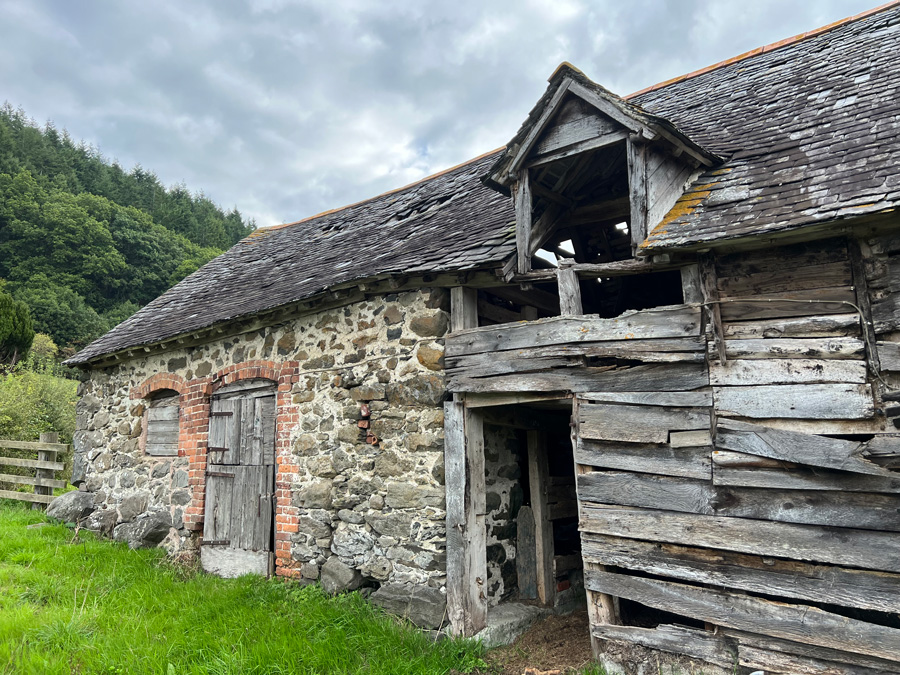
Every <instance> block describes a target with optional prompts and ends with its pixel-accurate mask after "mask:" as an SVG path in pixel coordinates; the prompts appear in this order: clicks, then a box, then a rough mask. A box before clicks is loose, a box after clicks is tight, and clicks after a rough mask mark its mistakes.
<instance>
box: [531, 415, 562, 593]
mask: <svg viewBox="0 0 900 675" xmlns="http://www.w3.org/2000/svg"><path fill="white" fill-rule="evenodd" d="M549 482H550V481H549V472H548V469H547V436H546V434H544V433H543V432H541V431H529V432H528V483H529V488H530V492H531V510H532V513H533V514H534V545H535V552H536V556H535V557H536V559H537V591H538V598H540V600H541V602H542V603H544V604H545V605H549V606H551V607H552V606H553V601H554V599H555V596H556V588H555V586H554V583H553V581H554V578H553V523H552V521H551V520H550V508H549V506H548V504H547V490H548V485H549Z"/></svg>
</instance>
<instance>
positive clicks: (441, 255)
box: [67, 152, 515, 365]
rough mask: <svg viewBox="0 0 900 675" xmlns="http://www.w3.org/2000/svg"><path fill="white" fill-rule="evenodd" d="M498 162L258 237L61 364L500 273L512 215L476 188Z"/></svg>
mask: <svg viewBox="0 0 900 675" xmlns="http://www.w3.org/2000/svg"><path fill="white" fill-rule="evenodd" d="M496 157H497V152H494V153H489V154H487V155H484V156H482V157H479V158H477V159H475V160H472V161H470V162H468V163H466V164H464V165H461V166H458V167H455V168H453V169H450V170H449V171H445V172H443V173H441V174H438V175H436V176H433V177H430V178H428V179H425V180H423V181H420V182H419V183H416V184H413V185H410V186H408V187H406V188H402V189H400V190H395V191H393V192H389V193H386V194H384V195H381V196H379V197H375V198H374V199H370V200H367V201H365V202H360V203H359V204H354V205H352V206H348V207H346V208H344V209H340V210H336V211H330V212H327V213H324V214H321V215H319V216H315V217H313V218H309V219H307V220H303V221H300V222H298V223H293V224H290V225H281V226H277V227H272V228H266V229H260V230H257V231H256V232H254V233H253V234H251V235H250V236H249V237H247V238H246V239H244V240H243V241H240V242H239V243H237V244H236V245H235V246H234V247H232V248H231V249H229V250H228V251H226V252H225V253H223V254H222V255H220V256H219V257H217V258H215V259H214V260H212V261H210V262H209V263H207V264H206V265H204V266H203V267H202V268H201V269H199V270H197V271H196V272H194V273H193V274H192V275H190V276H189V277H187V278H186V279H184V280H183V281H181V282H180V283H179V284H177V285H176V286H174V287H172V288H171V289H169V290H168V291H167V292H166V293H164V294H163V295H162V296H160V297H159V298H157V299H156V300H154V301H153V302H151V303H149V304H148V305H147V306H145V307H143V308H142V309H141V310H139V311H138V312H137V313H136V314H134V315H133V316H131V317H130V318H128V319H126V320H125V321H124V322H122V323H121V324H119V325H118V326H116V327H115V328H113V329H112V330H111V331H110V332H108V333H106V334H105V335H103V336H102V337H100V338H99V339H97V340H95V341H94V342H92V343H91V344H90V345H88V346H87V347H85V348H84V349H83V350H81V351H80V352H79V353H78V354H76V355H75V356H73V357H72V358H70V359H69V360H68V361H67V363H68V364H71V365H84V364H87V363H88V362H89V361H91V360H92V359H96V358H98V357H100V356H104V355H106V354H111V353H114V352H118V351H122V350H125V349H129V348H132V347H137V346H140V345H147V344H153V343H157V342H160V341H163V340H167V339H170V338H173V337H176V336H178V335H183V334H185V333H190V332H194V331H197V330H201V329H204V328H207V327H210V326H213V325H215V324H219V323H222V322H225V321H229V320H232V319H237V318H240V317H245V316H251V315H253V314H258V313H260V312H264V311H266V310H269V309H273V308H276V307H280V306H283V305H287V304H290V303H292V302H297V301H300V300H303V299H305V298H309V297H312V296H314V295H316V294H317V293H320V292H322V291H324V290H326V289H327V288H329V287H333V286H335V285H338V284H342V283H347V282H352V281H356V280H363V279H368V278H372V277H375V276H380V275H391V274H398V275H399V274H404V275H405V274H416V273H417V274H422V273H433V272H442V271H458V270H466V269H473V268H476V267H484V266H489V265H492V264H499V263H501V262H502V261H503V260H504V259H505V258H506V257H508V256H509V255H510V254H512V253H513V252H514V251H515V235H514V232H513V229H512V228H513V221H514V220H515V214H514V212H513V209H512V204H511V203H510V201H509V199H507V198H506V197H504V196H503V195H501V194H499V193H497V192H495V191H494V190H491V189H489V188H487V187H485V186H484V185H483V184H482V183H481V180H480V177H481V176H482V175H483V174H484V173H485V172H486V171H487V168H488V167H489V166H490V164H491V163H492V162H493V161H494V160H495V159H496ZM488 241H489V242H491V244H490V245H486V243H485V242H488Z"/></svg>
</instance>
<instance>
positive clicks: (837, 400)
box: [713, 384, 875, 420]
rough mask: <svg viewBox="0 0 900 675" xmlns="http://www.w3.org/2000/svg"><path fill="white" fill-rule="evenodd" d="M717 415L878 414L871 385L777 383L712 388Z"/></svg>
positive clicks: (834, 416) (829, 416) (850, 416)
mask: <svg viewBox="0 0 900 675" xmlns="http://www.w3.org/2000/svg"><path fill="white" fill-rule="evenodd" d="M713 398H714V399H715V407H716V412H717V413H719V414H723V415H740V416H741V417H753V418H760V417H796V418H801V419H817V420H820V419H839V420H846V419H867V418H869V417H873V416H874V415H875V403H874V400H873V398H872V389H871V387H870V386H869V385H868V384H780V385H778V384H776V385H758V386H754V387H713Z"/></svg>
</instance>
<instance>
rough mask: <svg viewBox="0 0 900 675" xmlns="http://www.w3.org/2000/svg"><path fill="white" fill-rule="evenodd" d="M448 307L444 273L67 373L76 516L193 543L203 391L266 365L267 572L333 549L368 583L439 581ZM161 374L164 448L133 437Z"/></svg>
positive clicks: (317, 563)
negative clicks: (167, 407)
mask: <svg viewBox="0 0 900 675" xmlns="http://www.w3.org/2000/svg"><path fill="white" fill-rule="evenodd" d="M448 309H449V299H448V293H447V292H446V291H445V290H443V289H435V290H427V289H426V290H424V291H411V292H404V293H400V294H397V295H388V296H383V297H378V298H373V299H370V300H367V301H363V302H359V303H356V304H354V305H350V306H347V307H343V308H339V309H335V310H330V311H323V312H319V313H317V314H312V315H308V316H304V317H300V318H297V319H292V320H290V321H286V322H284V323H283V324H281V325H278V326H274V327H272V328H267V329H264V330H259V331H255V332H252V333H247V334H244V335H239V336H235V337H229V338H224V339H221V340H217V341H214V342H210V343H208V344H205V345H201V346H197V347H190V348H185V349H178V350H172V351H169V352H166V353H162V354H155V355H147V356H145V357H139V358H133V359H131V360H128V361H126V362H123V363H121V364H120V365H117V366H115V367H110V368H105V369H95V370H92V371H91V372H90V373H89V378H88V379H87V380H86V381H85V382H83V383H82V385H81V387H80V394H81V396H82V398H81V400H80V402H79V404H78V409H77V410H78V417H77V431H76V434H75V446H76V462H75V465H76V466H75V472H74V476H73V481H78V482H79V483H81V484H82V486H83V487H82V489H83V490H86V491H88V492H89V493H91V494H92V495H93V497H94V503H95V506H96V510H95V511H94V513H93V514H92V515H91V516H90V517H89V519H88V520H89V524H90V525H91V526H92V527H94V528H95V529H102V530H106V531H108V532H112V533H113V534H114V536H115V537H116V538H119V539H124V540H128V541H131V542H132V544H134V545H137V544H139V543H142V542H143V543H153V539H154V538H155V537H157V536H158V535H159V534H162V535H163V536H162V537H160V539H163V540H164V545H165V546H166V547H167V548H168V549H169V550H170V551H172V552H180V551H185V550H193V549H194V548H195V547H196V540H197V538H198V532H199V530H200V529H202V514H203V497H204V480H203V475H204V472H205V468H206V433H207V420H208V405H209V396H210V394H211V393H212V392H214V391H215V388H216V387H217V386H221V385H222V384H225V383H230V382H232V381H235V380H237V379H242V378H254V377H265V378H268V379H272V380H274V381H275V382H277V383H278V390H279V392H278V417H277V438H278V440H277V441H276V462H277V464H278V466H277V480H276V494H277V502H278V507H277V509H276V523H277V524H276V531H277V535H276V539H277V541H276V555H277V558H278V560H277V572H278V573H279V574H281V575H285V576H294V577H299V578H303V579H307V580H316V579H319V578H320V573H321V570H322V568H323V566H324V564H325V562H326V561H328V560H329V559H333V558H336V559H337V560H336V561H334V562H332V563H331V564H330V565H329V567H330V568H332V569H335V568H336V569H339V570H341V569H342V568H341V567H340V566H341V565H343V566H345V567H346V568H349V569H350V571H351V572H352V573H353V574H355V573H356V572H358V573H359V575H361V577H362V578H365V579H368V580H370V581H371V582H373V583H381V584H383V583H386V582H390V583H394V584H419V585H425V586H427V587H431V588H434V589H441V588H442V587H443V584H444V581H445V559H446V555H445V531H444V518H445V512H444V488H443V479H444V475H443V407H442V400H443V397H444V384H443V377H442V367H443V364H442V356H443V341H442V340H441V339H440V338H441V336H443V334H444V333H445V332H446V330H447V327H448V323H449V317H448V313H447V310H448ZM162 388H172V389H175V390H176V391H178V392H179V393H180V394H181V396H180V401H181V420H180V424H181V439H180V442H179V445H180V448H181V450H180V456H178V457H171V458H157V457H148V456H147V455H146V454H145V453H144V452H143V449H142V448H141V432H142V425H143V424H144V423H145V422H144V419H145V418H144V415H145V410H146V400H145V398H144V397H146V396H148V395H152V393H153V392H154V391H157V390H159V389H162ZM363 404H366V405H367V406H368V407H369V409H370V416H369V417H368V418H366V417H364V416H363V414H362V412H361V407H362V405H363ZM361 420H368V421H369V428H368V429H366V428H363V427H364V426H365V424H362V425H360V421H361ZM373 436H374V437H375V438H373ZM375 439H377V442H373V441H375ZM148 530H152V531H153V533H152V536H151V537H149V538H147V537H145V536H144V535H146V533H147V531H148ZM338 563H340V564H338ZM343 571H345V572H346V571H347V570H343Z"/></svg>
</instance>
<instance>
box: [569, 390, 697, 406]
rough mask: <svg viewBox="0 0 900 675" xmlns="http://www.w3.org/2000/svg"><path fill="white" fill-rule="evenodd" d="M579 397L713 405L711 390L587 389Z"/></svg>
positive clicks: (618, 401)
mask: <svg viewBox="0 0 900 675" xmlns="http://www.w3.org/2000/svg"><path fill="white" fill-rule="evenodd" d="M578 397H579V398H580V399H582V400H584V401H591V402H592V403H631V404H634V405H650V406H668V407H673V406H674V407H679V408H695V407H700V406H710V405H712V392H710V391H586V392H583V393H580V394H579V395H578Z"/></svg>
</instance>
